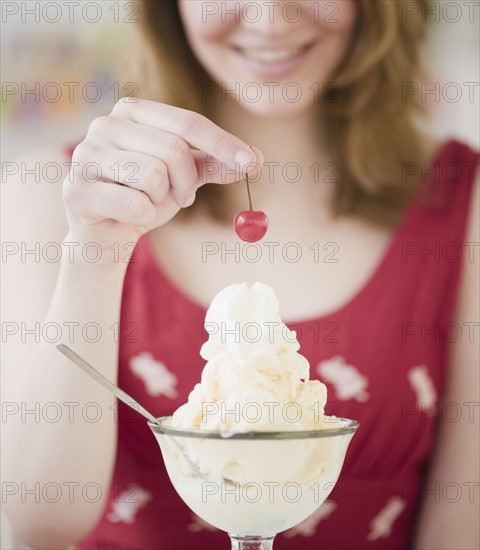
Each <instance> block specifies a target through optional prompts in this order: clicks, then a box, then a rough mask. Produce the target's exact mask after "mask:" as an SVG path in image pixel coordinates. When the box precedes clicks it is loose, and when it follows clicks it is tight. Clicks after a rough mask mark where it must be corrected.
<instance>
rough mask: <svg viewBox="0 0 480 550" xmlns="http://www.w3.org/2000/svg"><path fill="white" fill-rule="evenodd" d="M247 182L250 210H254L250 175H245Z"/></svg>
mask: <svg viewBox="0 0 480 550" xmlns="http://www.w3.org/2000/svg"><path fill="white" fill-rule="evenodd" d="M245 181H246V183H247V193H248V204H249V206H250V210H253V208H252V197H251V195H250V183H249V182H248V175H247V174H245Z"/></svg>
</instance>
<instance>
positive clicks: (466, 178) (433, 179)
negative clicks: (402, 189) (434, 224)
mask: <svg viewBox="0 0 480 550" xmlns="http://www.w3.org/2000/svg"><path fill="white" fill-rule="evenodd" d="M479 159H480V154H479V152H478V151H475V150H473V149H472V148H471V147H470V146H469V145H466V144H465V143H461V142H459V141H457V140H450V141H448V142H447V143H446V144H445V145H444V146H443V147H442V148H441V149H440V151H439V152H438V153H437V155H436V157H435V158H434V160H433V161H432V162H431V163H430V164H429V165H428V166H426V165H422V166H421V168H420V174H419V175H420V178H421V186H420V193H419V200H418V201H417V208H419V209H420V210H421V211H422V216H424V215H425V212H429V213H430V215H431V216H434V217H439V216H441V217H442V220H443V222H444V224H443V227H444V229H445V231H448V228H447V224H445V222H446V221H447V219H448V220H449V221H450V222H451V224H452V225H453V226H454V227H456V228H457V229H458V230H460V231H462V230H463V224H462V222H464V221H465V213H466V209H468V205H469V203H470V196H471V190H472V187H473V183H474V181H475V175H476V173H477V169H478V166H479ZM439 229H440V230H441V229H442V228H441V227H440V228H439Z"/></svg>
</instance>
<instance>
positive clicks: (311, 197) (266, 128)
mask: <svg viewBox="0 0 480 550" xmlns="http://www.w3.org/2000/svg"><path fill="white" fill-rule="evenodd" d="M209 116H210V118H211V119H212V120H213V121H214V122H215V123H216V124H218V125H219V126H221V127H222V128H223V129H224V130H226V131H228V132H230V133H232V134H234V135H236V136H237V137H239V138H240V139H242V140H243V141H245V143H248V144H251V145H254V146H255V147H256V148H258V149H260V151H261V152H262V153H263V155H264V159H265V164H264V166H263V168H262V170H261V172H260V173H259V174H258V175H257V176H256V177H254V178H253V179H251V190H252V200H253V209H254V210H265V211H267V210H268V212H270V213H274V212H275V211H278V213H279V214H280V213H281V212H283V213H285V205H286V204H288V205H289V211H292V212H295V213H297V215H298V216H303V217H305V216H306V217H309V216H312V219H315V220H318V219H319V218H320V217H321V216H322V217H326V216H328V201H329V196H330V193H331V185H329V184H328V182H325V181H324V180H325V179H328V178H326V175H327V172H326V171H325V170H324V165H325V163H326V162H327V161H328V158H327V157H326V154H325V147H324V145H323V144H322V138H321V133H322V131H321V130H322V129H321V118H320V114H319V113H318V106H317V105H316V104H314V105H312V107H311V108H310V109H306V110H304V111H303V112H302V113H300V114H295V115H293V116H288V117H287V116H285V117H277V116H276V117H259V116H257V115H255V114H254V113H251V112H250V111H247V110H246V109H245V108H243V107H242V106H241V105H239V104H238V103H235V102H234V101H230V102H228V101H227V102H225V103H222V104H219V105H218V106H217V108H216V109H215V113H214V115H213V116H212V115H209ZM332 179H333V178H332ZM225 195H226V200H227V202H228V204H230V205H231V206H232V209H234V210H237V211H238V210H242V209H247V208H248V198H247V194H246V189H245V186H244V185H235V184H233V185H229V186H228V190H225Z"/></svg>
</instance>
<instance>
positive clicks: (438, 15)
mask: <svg viewBox="0 0 480 550" xmlns="http://www.w3.org/2000/svg"><path fill="white" fill-rule="evenodd" d="M162 1H167V0H162ZM191 1H198V0H191ZM377 1H397V0H377ZM410 4H411V5H412V4H413V3H411V2H410ZM0 5H1V10H2V14H1V23H0V24H1V31H2V32H1V44H0V45H1V67H2V73H1V79H2V99H1V105H0V113H1V120H2V125H1V149H0V153H1V161H2V163H3V162H8V161H9V160H12V159H14V158H15V157H17V156H18V155H21V154H22V153H24V152H27V151H30V150H32V149H36V148H42V147H44V146H46V145H47V146H48V145H58V146H62V145H65V144H68V143H72V142H75V140H80V139H82V138H83V136H84V134H85V133H86V130H87V128H88V125H89V123H90V121H91V120H92V119H93V118H95V117H97V116H100V115H102V114H106V113H108V112H109V111H110V110H111V108H112V106H113V104H114V103H115V101H116V100H117V99H118V97H119V95H120V96H121V95H122V94H123V95H125V94H126V93H130V94H131V93H132V92H133V90H134V88H132V87H131V86H130V87H128V86H127V88H125V89H122V88H123V86H124V82H123V80H122V79H121V78H119V75H118V70H119V52H120V51H121V50H122V49H125V48H124V47H125V42H126V41H127V40H128V37H129V35H130V34H131V31H132V30H134V27H135V21H136V16H135V4H134V2H131V1H128V0H118V1H117V0H116V1H110V0H102V1H99V2H92V1H90V0H77V2H62V1H57V2H49V1H46V0H43V1H41V2H38V1H23V2H22V1H18V0H16V1H7V0H2V1H1V2H0ZM431 6H432V8H431V9H432V11H431V13H429V14H426V18H427V20H428V22H429V26H430V38H429V41H428V46H427V48H426V50H425V60H426V67H427V69H428V71H429V82H428V83H421V82H419V83H418V88H417V91H416V92H415V93H421V94H424V98H425V102H426V103H427V104H428V107H429V109H430V111H431V114H432V116H431V122H430V124H431V130H432V132H433V133H434V134H435V135H437V136H439V137H446V136H453V137H457V138H459V139H461V140H464V141H466V142H468V143H470V144H471V145H473V146H474V147H476V148H477V149H478V148H480V127H479V121H480V111H479V106H480V85H479V67H480V62H479V61H480V60H479V51H480V39H479V32H478V29H479V22H480V2H472V1H466V0H465V1H464V0H462V1H456V2H451V1H448V2H446V1H444V0H442V1H436V2H435V1H433V2H432V4H431ZM409 89H410V91H413V90H414V89H416V88H415V85H414V87H413V88H409ZM138 95H139V96H141V92H140V93H139V94H138ZM1 532H2V545H1V547H2V548H3V549H7V548H20V547H21V546H19V545H18V543H17V544H15V545H14V546H12V543H9V542H7V539H8V526H6V525H5V522H4V521H3V522H2V529H1Z"/></svg>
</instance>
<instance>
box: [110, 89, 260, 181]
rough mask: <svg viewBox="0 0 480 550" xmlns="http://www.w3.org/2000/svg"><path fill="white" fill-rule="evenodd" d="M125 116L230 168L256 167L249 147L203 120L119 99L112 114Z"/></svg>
mask: <svg viewBox="0 0 480 550" xmlns="http://www.w3.org/2000/svg"><path fill="white" fill-rule="evenodd" d="M112 113H113V114H115V113H120V114H123V115H126V116H128V117H129V118H130V119H131V120H133V121H134V122H137V123H139V124H145V125H147V126H154V127H157V128H159V129H161V130H165V131H166V132H170V133H171V134H175V135H177V136H180V137H182V138H183V139H184V140H185V141H186V142H187V143H189V144H190V145H191V146H192V147H195V148H196V149H199V150H201V151H205V152H206V153H208V154H209V155H211V156H212V157H213V158H215V159H217V160H218V161H220V162H224V163H225V164H227V165H228V166H229V167H231V168H235V169H236V168H240V170H242V171H243V169H244V168H245V167H246V168H248V166H246V165H251V163H257V164H260V162H261V160H262V159H260V158H257V157H256V155H255V153H254V151H253V150H252V149H251V148H250V146H249V145H247V144H246V143H244V142H243V141H242V140H241V139H239V138H237V137H236V136H234V135H233V134H230V133H229V132H226V131H225V130H223V129H222V128H220V127H219V126H217V125H216V124H215V123H213V122H212V121H211V120H209V119H208V118H207V117H205V116H203V115H201V114H199V113H195V112H194V111H189V110H188V109H182V108H180V107H174V106H172V105H167V104H165V103H158V102H156V101H150V100H148V99H137V98H122V99H121V100H119V101H118V102H117V104H116V105H115V107H114V108H113V111H112Z"/></svg>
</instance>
